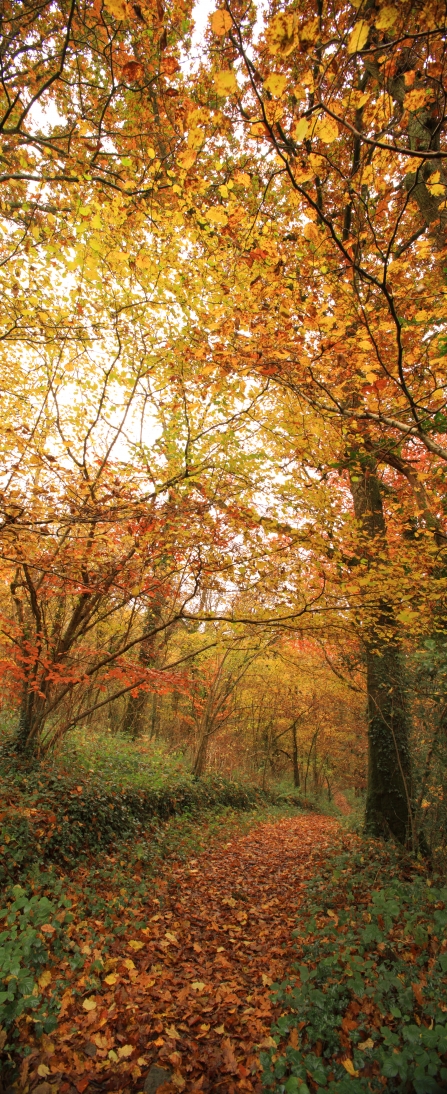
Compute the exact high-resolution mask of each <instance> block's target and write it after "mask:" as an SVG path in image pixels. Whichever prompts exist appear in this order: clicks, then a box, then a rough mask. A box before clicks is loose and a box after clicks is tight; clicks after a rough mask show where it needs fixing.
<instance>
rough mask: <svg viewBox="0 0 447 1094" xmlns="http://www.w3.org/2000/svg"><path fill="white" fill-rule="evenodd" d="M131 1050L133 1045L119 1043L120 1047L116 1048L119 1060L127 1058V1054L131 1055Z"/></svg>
mask: <svg viewBox="0 0 447 1094" xmlns="http://www.w3.org/2000/svg"><path fill="white" fill-rule="evenodd" d="M133 1050H134V1046H133V1045H120V1047H119V1049H118V1056H119V1058H120V1060H125V1059H127V1057H128V1056H131V1055H132V1053H133Z"/></svg>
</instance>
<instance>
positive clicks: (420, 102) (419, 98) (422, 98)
mask: <svg viewBox="0 0 447 1094" xmlns="http://www.w3.org/2000/svg"><path fill="white" fill-rule="evenodd" d="M429 97H432V94H431V95H430V92H427V91H426V90H425V89H424V88H422V87H421V88H419V89H417V88H416V89H415V90H414V91H407V94H406V96H405V99H404V107H405V109H406V110H412V111H414V110H421V109H422V107H423V106H425V104H426V102H427V99H428V98H429Z"/></svg>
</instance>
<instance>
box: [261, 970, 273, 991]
mask: <svg viewBox="0 0 447 1094" xmlns="http://www.w3.org/2000/svg"><path fill="white" fill-rule="evenodd" d="M262 983H263V985H264V987H265V988H269V987H270V984H272V983H273V981H272V978H271V976H267V973H266V972H263V974H262Z"/></svg>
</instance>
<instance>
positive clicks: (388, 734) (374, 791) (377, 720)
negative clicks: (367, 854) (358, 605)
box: [351, 456, 412, 844]
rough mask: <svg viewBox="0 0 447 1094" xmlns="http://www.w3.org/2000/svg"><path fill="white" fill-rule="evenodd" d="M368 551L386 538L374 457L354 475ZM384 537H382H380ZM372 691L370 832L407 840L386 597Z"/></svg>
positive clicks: (373, 643)
mask: <svg viewBox="0 0 447 1094" xmlns="http://www.w3.org/2000/svg"><path fill="white" fill-rule="evenodd" d="M351 492H352V498H353V502H354V513H355V517H356V520H357V522H358V524H359V527H360V530H361V531H362V533H363V536H364V548H363V551H364V555H366V557H369V558H370V559H372V558H373V556H374V554H375V553H376V552H377V550H378V549H379V547H380V546H381V543H382V545H383V546H385V544H386V525H385V517H384V513H383V506H382V498H381V493H380V483H379V479H378V477H377V471H376V464H375V461H374V460H373V458H372V457H370V456H362V459H361V464H360V467H359V468H358V469H357V470H356V474H355V475H354V474H353V475H351ZM380 541H381V543H380ZM364 646H365V654H366V677H367V695H368V781H367V795H366V812H365V832H366V833H367V834H368V835H371V836H374V837H378V838H383V837H385V838H387V837H389V836H390V835H393V836H394V837H395V839H397V840H398V842H399V843H402V844H405V843H407V842H408V841H409V839H410V838H411V836H412V804H411V798H412V777H411V757H410V748H409V731H410V724H409V716H408V711H407V705H406V700H405V686H404V669H403V665H402V655H401V650H400V647H399V642H398V640H397V637H396V626H395V620H394V616H393V611H392V608H391V606H390V605H389V604H387V603H386V601H385V600H384V602H383V603H382V604H381V606H380V610H379V612H378V615H377V617H376V619H375V621H374V622H373V623H371V624H370V625H369V627H368V633H367V634H366V635H365V639H364Z"/></svg>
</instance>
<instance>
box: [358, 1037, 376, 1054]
mask: <svg viewBox="0 0 447 1094" xmlns="http://www.w3.org/2000/svg"><path fill="white" fill-rule="evenodd" d="M357 1048H359V1049H360V1052H366V1050H367V1049H368V1048H374V1041H373V1039H372V1037H368V1039H367V1040H366V1041H359V1043H358V1045H357Z"/></svg>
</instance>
